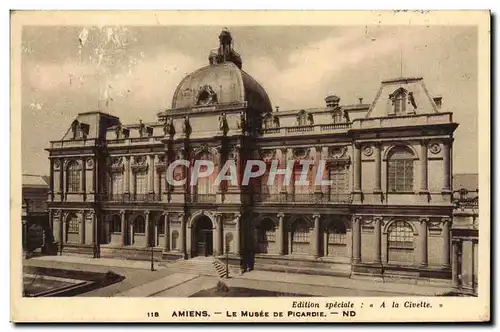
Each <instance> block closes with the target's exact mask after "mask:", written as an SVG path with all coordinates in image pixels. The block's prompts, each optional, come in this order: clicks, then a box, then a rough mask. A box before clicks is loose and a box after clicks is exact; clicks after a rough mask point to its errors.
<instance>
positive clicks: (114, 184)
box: [111, 173, 123, 195]
mask: <svg viewBox="0 0 500 332" xmlns="http://www.w3.org/2000/svg"><path fill="white" fill-rule="evenodd" d="M111 193H112V194H113V195H118V194H122V193H123V174H122V173H112V174H111Z"/></svg>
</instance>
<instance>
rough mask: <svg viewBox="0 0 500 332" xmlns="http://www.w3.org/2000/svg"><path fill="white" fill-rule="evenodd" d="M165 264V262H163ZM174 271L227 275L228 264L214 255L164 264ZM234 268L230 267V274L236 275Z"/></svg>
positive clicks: (221, 276) (205, 274)
mask: <svg viewBox="0 0 500 332" xmlns="http://www.w3.org/2000/svg"><path fill="white" fill-rule="evenodd" d="M162 265H163V264H162ZM164 266H165V269H166V270H170V271H171V272H172V273H186V274H197V275H201V276H215V277H219V278H225V277H226V265H225V264H224V263H222V262H221V261H219V260H218V259H216V258H213V257H194V258H191V259H186V260H184V259H182V260H177V261H174V262H172V263H167V264H165V265H164ZM234 273H235V272H234V270H233V269H231V268H229V275H230V276H231V275H234Z"/></svg>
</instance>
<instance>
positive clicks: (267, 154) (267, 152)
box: [259, 149, 276, 162]
mask: <svg viewBox="0 0 500 332" xmlns="http://www.w3.org/2000/svg"><path fill="white" fill-rule="evenodd" d="M259 155H260V157H261V158H262V159H263V160H264V161H265V162H269V161H272V160H273V159H276V149H260V150H259Z"/></svg>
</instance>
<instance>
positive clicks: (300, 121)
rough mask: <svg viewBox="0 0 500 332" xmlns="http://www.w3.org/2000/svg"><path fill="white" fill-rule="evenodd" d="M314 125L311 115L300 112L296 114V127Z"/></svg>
mask: <svg viewBox="0 0 500 332" xmlns="http://www.w3.org/2000/svg"><path fill="white" fill-rule="evenodd" d="M313 124H314V117H313V115H312V114H309V113H307V112H306V111H304V110H302V111H300V112H299V114H297V125H298V126H307V125H310V126H312V125H313Z"/></svg>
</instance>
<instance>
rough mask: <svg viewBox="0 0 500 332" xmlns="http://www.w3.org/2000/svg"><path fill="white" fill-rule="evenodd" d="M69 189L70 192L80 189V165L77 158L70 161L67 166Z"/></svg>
mask: <svg viewBox="0 0 500 332" xmlns="http://www.w3.org/2000/svg"><path fill="white" fill-rule="evenodd" d="M67 181H68V184H67V190H68V192H70V193H76V192H79V191H80V166H79V165H78V162H77V161H76V160H73V161H70V162H69V164H68V168H67Z"/></svg>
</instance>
